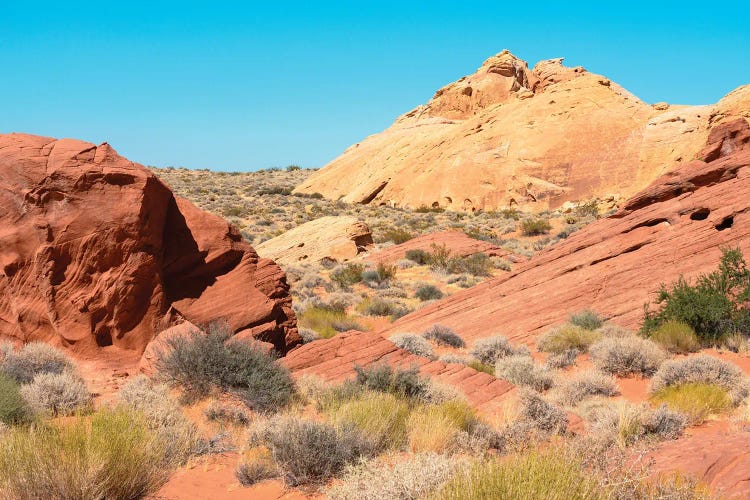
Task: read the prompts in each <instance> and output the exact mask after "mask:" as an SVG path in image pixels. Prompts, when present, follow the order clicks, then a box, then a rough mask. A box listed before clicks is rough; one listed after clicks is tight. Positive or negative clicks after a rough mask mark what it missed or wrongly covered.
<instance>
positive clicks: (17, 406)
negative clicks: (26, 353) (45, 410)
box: [0, 374, 31, 425]
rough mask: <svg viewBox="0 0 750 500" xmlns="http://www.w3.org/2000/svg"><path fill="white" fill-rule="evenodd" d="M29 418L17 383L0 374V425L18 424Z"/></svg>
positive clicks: (26, 406) (28, 411)
mask: <svg viewBox="0 0 750 500" xmlns="http://www.w3.org/2000/svg"><path fill="white" fill-rule="evenodd" d="M30 417H31V411H30V409H29V408H28V405H27V404H26V401H24V398H23V396H22V395H21V390H20V386H19V385H18V383H17V382H16V381H15V380H13V379H12V378H10V377H7V376H5V375H3V374H0V424H3V425H14V424H20V423H23V422H26V421H27V420H29V419H30Z"/></svg>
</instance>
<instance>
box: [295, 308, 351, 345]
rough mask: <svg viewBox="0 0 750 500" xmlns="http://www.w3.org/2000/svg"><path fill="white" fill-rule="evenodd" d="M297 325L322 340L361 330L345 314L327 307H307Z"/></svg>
mask: <svg viewBox="0 0 750 500" xmlns="http://www.w3.org/2000/svg"><path fill="white" fill-rule="evenodd" d="M298 324H299V326H300V327H302V328H308V329H310V330H313V331H315V332H317V333H318V335H319V336H320V337H322V338H324V339H329V338H331V337H335V336H336V334H338V333H341V332H346V331H349V330H362V326H361V325H360V324H359V323H357V322H356V321H355V320H354V319H352V318H350V317H349V316H348V315H347V314H346V313H345V312H343V311H340V310H337V309H331V308H327V307H317V306H313V307H308V308H307V309H305V310H304V312H302V314H300V315H299V317H298Z"/></svg>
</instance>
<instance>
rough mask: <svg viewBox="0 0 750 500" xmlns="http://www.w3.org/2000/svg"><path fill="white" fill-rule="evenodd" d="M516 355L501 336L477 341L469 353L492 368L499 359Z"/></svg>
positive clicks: (514, 350)
mask: <svg viewBox="0 0 750 500" xmlns="http://www.w3.org/2000/svg"><path fill="white" fill-rule="evenodd" d="M516 353H517V351H516V349H515V348H513V346H511V345H510V342H508V339H506V338H505V337H503V336H500V335H495V336H492V337H487V338H483V339H479V340H477V341H476V342H474V345H472V346H471V350H470V351H469V354H471V355H472V356H474V357H475V358H476V359H477V360H478V361H480V362H482V363H484V364H486V365H490V366H494V365H495V362H496V361H497V360H498V359H500V358H502V357H504V356H510V355H512V354H516ZM493 371H494V370H493Z"/></svg>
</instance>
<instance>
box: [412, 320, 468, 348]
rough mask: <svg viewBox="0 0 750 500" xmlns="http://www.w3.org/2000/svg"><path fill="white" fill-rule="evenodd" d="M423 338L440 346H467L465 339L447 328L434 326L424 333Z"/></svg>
mask: <svg viewBox="0 0 750 500" xmlns="http://www.w3.org/2000/svg"><path fill="white" fill-rule="evenodd" d="M422 336H423V337H424V338H426V339H428V340H434V341H435V342H436V343H437V344H438V345H447V346H450V347H456V348H461V347H465V346H466V342H464V339H462V338H461V336H460V335H458V334H457V333H456V332H454V331H453V329H451V328H449V327H447V326H442V325H432V326H431V327H430V328H428V329H427V330H425V331H424V332H423V333H422Z"/></svg>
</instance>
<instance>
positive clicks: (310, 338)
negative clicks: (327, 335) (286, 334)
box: [299, 328, 320, 344]
mask: <svg viewBox="0 0 750 500" xmlns="http://www.w3.org/2000/svg"><path fill="white" fill-rule="evenodd" d="M299 336H300V337H302V343H304V344H309V343H310V342H315V341H316V340H320V334H319V333H318V332H316V331H315V330H311V329H310V328H300V329H299Z"/></svg>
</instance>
